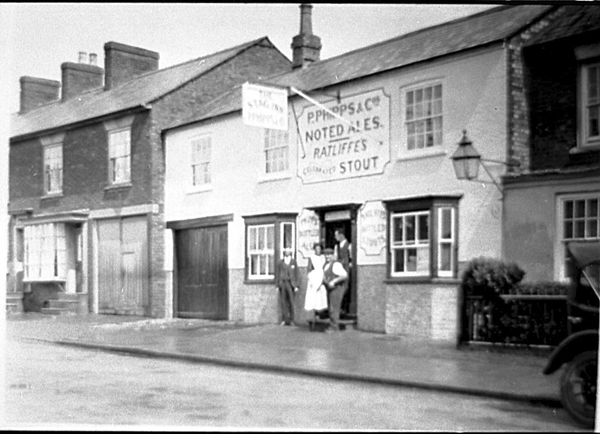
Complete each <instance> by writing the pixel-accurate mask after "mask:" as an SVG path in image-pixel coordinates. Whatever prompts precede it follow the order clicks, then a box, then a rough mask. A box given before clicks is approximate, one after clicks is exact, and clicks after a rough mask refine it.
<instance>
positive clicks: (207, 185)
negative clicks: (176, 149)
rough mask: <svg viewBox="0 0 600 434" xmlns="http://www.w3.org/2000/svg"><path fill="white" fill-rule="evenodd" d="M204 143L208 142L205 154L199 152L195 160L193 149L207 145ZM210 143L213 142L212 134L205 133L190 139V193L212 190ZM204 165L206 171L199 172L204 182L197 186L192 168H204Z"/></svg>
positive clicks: (211, 153)
mask: <svg viewBox="0 0 600 434" xmlns="http://www.w3.org/2000/svg"><path fill="white" fill-rule="evenodd" d="M204 141H207V142H208V146H207V147H208V151H206V152H203V151H201V152H199V154H200V156H198V157H197V159H195V158H194V155H196V152H195V150H194V147H195V146H196V145H197V144H199V143H200V144H201V145H202V147H204V146H205V145H206V144H207V143H204ZM212 142H213V134H212V133H205V134H201V135H198V136H194V137H192V138H191V139H190V148H189V151H190V170H191V176H190V184H189V185H190V189H191V190H192V191H203V190H210V189H212V181H213V180H212V156H213V152H212V148H213V146H212ZM206 154H208V155H206ZM196 160H197V161H196ZM204 165H206V170H204V171H201V174H203V178H204V182H200V183H198V184H196V183H195V182H196V173H195V171H194V168H195V167H196V166H204Z"/></svg>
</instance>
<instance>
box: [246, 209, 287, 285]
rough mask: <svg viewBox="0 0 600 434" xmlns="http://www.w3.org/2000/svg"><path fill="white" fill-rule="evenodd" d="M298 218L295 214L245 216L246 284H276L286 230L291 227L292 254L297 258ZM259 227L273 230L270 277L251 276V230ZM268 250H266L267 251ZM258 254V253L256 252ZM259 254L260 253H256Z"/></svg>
mask: <svg viewBox="0 0 600 434" xmlns="http://www.w3.org/2000/svg"><path fill="white" fill-rule="evenodd" d="M296 217H297V214H295V213H275V214H262V215H256V216H244V217H243V218H244V228H245V230H244V234H245V235H244V244H245V248H244V252H245V253H244V263H245V265H244V268H245V269H244V283H247V284H248V283H250V284H252V283H263V284H264V283H274V282H275V280H276V277H277V263H278V262H279V260H280V259H281V258H283V248H284V244H283V243H284V236H283V234H284V228H285V227H286V226H290V225H291V228H292V230H291V234H292V239H291V241H292V252H293V257H294V258H295V257H296V246H297V235H296ZM258 227H265V228H268V227H272V228H273V249H272V251H273V253H272V254H273V273H272V274H268V275H252V274H251V256H250V255H251V253H252V252H253V250H252V249H251V246H250V230H251V229H252V228H258ZM266 250H267V249H265V251H266ZM256 252H257V251H256ZM255 254H258V253H255Z"/></svg>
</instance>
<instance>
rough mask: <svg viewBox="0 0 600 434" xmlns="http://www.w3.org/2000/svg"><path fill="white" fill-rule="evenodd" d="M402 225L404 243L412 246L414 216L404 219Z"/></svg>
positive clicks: (413, 240)
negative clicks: (404, 232) (404, 234)
mask: <svg viewBox="0 0 600 434" xmlns="http://www.w3.org/2000/svg"><path fill="white" fill-rule="evenodd" d="M404 225H405V231H406V238H405V242H406V243H411V244H413V243H414V242H415V216H414V215H410V216H406V217H404Z"/></svg>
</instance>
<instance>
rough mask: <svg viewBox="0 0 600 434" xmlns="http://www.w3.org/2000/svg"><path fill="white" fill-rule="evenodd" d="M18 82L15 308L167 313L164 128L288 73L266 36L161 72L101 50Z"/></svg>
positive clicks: (132, 52)
mask: <svg viewBox="0 0 600 434" xmlns="http://www.w3.org/2000/svg"><path fill="white" fill-rule="evenodd" d="M104 50H105V51H104V68H101V67H99V66H97V64H96V63H97V55H96V54H93V53H92V54H90V56H89V60H88V56H87V54H86V53H80V62H79V63H74V62H65V63H63V64H62V65H61V68H62V80H61V82H58V81H54V80H46V79H41V78H34V77H22V78H21V80H20V83H21V107H20V111H19V112H18V113H16V114H14V115H13V116H12V118H11V130H10V151H9V164H10V181H9V184H10V185H9V201H10V203H9V207H8V212H9V214H10V227H9V240H10V242H9V258H8V270H9V276H8V290H7V308H8V309H9V310H10V309H15V310H17V311H20V310H22V309H23V307H24V308H25V310H38V311H40V310H41V311H43V312H47V313H55V314H56V313H61V312H66V311H73V312H79V313H87V312H92V313H115V314H125V315H144V316H150V317H165V316H167V317H168V316H170V315H171V311H172V295H171V294H170V293H169V292H168V291H170V288H171V284H170V283H169V282H167V281H166V280H165V267H164V258H163V252H164V246H163V240H164V176H165V166H164V150H163V147H162V139H161V130H162V129H163V128H164V127H165V126H166V125H170V124H172V123H173V122H176V121H177V120H178V119H183V118H185V117H187V116H188V115H189V113H190V107H201V106H202V104H204V103H205V102H207V101H210V100H212V99H214V98H215V97H216V96H218V95H220V94H222V93H223V92H225V91H229V90H230V89H231V88H232V87H233V86H235V85H237V84H239V83H242V82H245V81H247V80H260V79H261V78H264V77H266V76H270V75H273V74H275V73H279V72H284V71H288V70H289V69H290V64H291V63H290V61H289V59H288V58H286V56H285V55H283V54H282V53H281V52H280V51H279V50H278V49H277V48H276V47H275V46H273V44H272V43H271V42H270V41H269V39H268V38H266V37H263V38H260V39H257V40H254V41H250V42H248V43H244V44H241V45H239V46H236V47H233V48H230V49H227V50H223V51H219V52H217V53H214V54H211V55H208V56H204V57H200V58H198V59H195V60H191V61H189V62H185V63H182V64H180V65H176V66H173V67H169V68H165V69H159V66H158V62H159V54H158V53H156V52H154V51H149V50H145V49H142V48H138V47H132V46H129V45H125V44H121V43H116V42H108V43H106V44H105V45H104Z"/></svg>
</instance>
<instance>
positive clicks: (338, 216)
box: [325, 209, 351, 222]
mask: <svg viewBox="0 0 600 434" xmlns="http://www.w3.org/2000/svg"><path fill="white" fill-rule="evenodd" d="M350 218H351V216H350V210H347V209H345V210H342V211H330V212H328V213H325V221H326V222H339V221H342V220H350Z"/></svg>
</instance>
